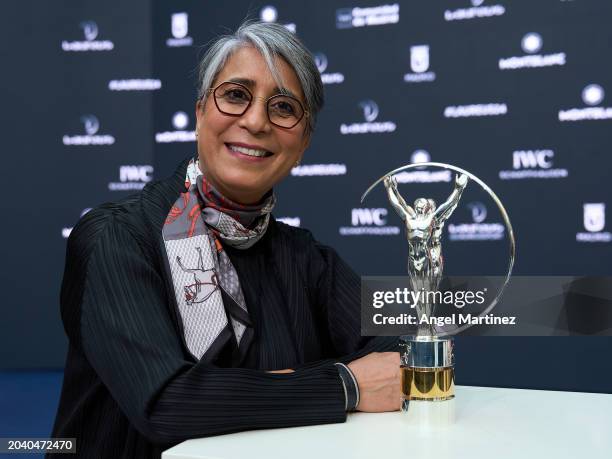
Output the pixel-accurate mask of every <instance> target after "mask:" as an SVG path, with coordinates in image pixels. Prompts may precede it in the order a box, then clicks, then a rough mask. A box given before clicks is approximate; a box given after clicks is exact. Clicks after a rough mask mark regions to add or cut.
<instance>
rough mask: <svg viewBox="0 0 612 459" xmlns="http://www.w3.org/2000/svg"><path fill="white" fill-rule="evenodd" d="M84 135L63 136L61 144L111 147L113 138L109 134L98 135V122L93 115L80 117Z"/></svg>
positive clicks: (113, 141)
mask: <svg viewBox="0 0 612 459" xmlns="http://www.w3.org/2000/svg"><path fill="white" fill-rule="evenodd" d="M81 122H82V123H83V129H84V130H85V135H82V134H81V135H64V136H63V137H62V142H63V144H64V145H112V144H114V143H115V138H114V137H113V136H112V135H109V134H98V133H97V132H98V130H99V129H100V121H98V118H97V117H96V116H95V115H83V116H81Z"/></svg>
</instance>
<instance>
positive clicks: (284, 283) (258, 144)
mask: <svg viewBox="0 0 612 459" xmlns="http://www.w3.org/2000/svg"><path fill="white" fill-rule="evenodd" d="M200 82H201V88H200V91H199V95H200V97H199V99H198V102H197V104H196V115H197V149H198V154H197V158H193V159H191V160H186V161H184V162H183V163H182V164H181V165H180V166H179V168H178V169H177V171H176V173H175V175H174V176H173V177H171V178H169V179H167V180H162V181H158V182H155V183H152V184H150V185H148V186H147V187H146V188H145V189H144V190H143V191H142V193H140V194H138V195H135V196H132V197H130V198H127V199H126V200H124V201H122V202H119V203H115V204H106V205H103V206H101V207H99V208H97V209H95V210H93V211H91V212H89V213H88V214H87V215H86V216H85V217H84V218H83V219H82V220H81V221H80V222H79V224H78V225H77V227H76V228H75V230H74V231H73V233H72V235H71V237H70V240H69V243H68V252H67V261H66V271H65V275H64V282H63V286H62V295H61V308H62V318H63V321H64V326H65V329H66V333H67V334H68V337H69V340H70V347H69V353H68V359H67V364H66V371H65V378H64V387H63V389H62V397H61V402H60V407H59V410H58V415H57V419H56V422H55V428H54V432H53V436H55V437H76V439H77V451H78V454H79V455H80V456H81V457H87V458H93V457H112V458H123V457H125V458H128V457H129V458H140V457H159V456H160V453H161V451H163V450H164V449H166V448H168V447H169V446H171V445H173V444H176V443H178V442H180V441H183V440H186V439H188V438H194V437H202V436H206V435H214V434H221V433H227V432H235V431H240V430H246V429H258V428H269V427H287V426H297V425H309V424H319V423H331V422H343V421H344V420H345V419H346V411H348V410H351V409H358V410H362V411H390V410H396V409H398V408H399V355H398V353H397V352H380V351H396V347H395V346H396V342H395V340H393V339H384V338H379V339H375V340H370V341H368V340H367V339H365V338H362V337H361V336H360V324H359V317H360V315H359V278H358V277H357V276H356V275H355V274H354V273H353V272H352V271H351V270H350V268H348V266H347V265H346V264H345V263H344V262H343V261H342V260H341V259H340V258H339V257H338V255H337V254H336V253H335V252H334V251H333V250H332V249H330V248H328V247H325V246H323V245H321V244H319V243H317V242H316V241H315V240H314V239H313V238H312V236H311V235H310V233H309V232H308V231H305V230H302V229H297V228H292V227H289V226H286V225H283V224H281V223H277V222H275V220H274V218H273V217H272V216H271V214H270V211H271V210H272V207H273V205H274V199H275V198H274V194H273V192H272V188H273V186H274V185H275V184H276V183H278V182H279V181H280V180H281V179H282V178H283V177H285V176H286V175H287V174H288V173H289V171H290V170H291V168H292V167H294V165H295V164H297V163H298V162H299V161H300V159H301V157H302V155H303V153H304V150H305V149H306V147H307V146H308V143H309V141H310V136H311V134H312V131H313V128H314V125H315V121H316V114H317V112H318V110H319V109H320V108H321V106H322V104H323V91H322V84H321V80H320V77H319V73H318V71H317V68H316V66H315V64H314V62H313V60H312V58H311V56H310V54H309V53H308V51H307V50H306V49H305V47H304V46H303V45H302V44H301V43H300V42H299V41H298V40H297V39H296V38H295V37H294V36H293V35H292V34H291V33H290V32H288V31H287V30H286V29H285V28H284V27H282V26H279V25H275V24H262V23H250V24H245V25H243V26H241V27H240V28H239V30H238V31H237V32H236V34H235V35H234V36H230V37H222V38H220V39H219V40H217V41H216V42H215V43H214V44H213V45H212V47H211V48H210V49H209V51H208V53H207V54H206V55H205V57H204V58H203V60H202V63H201V72H200Z"/></svg>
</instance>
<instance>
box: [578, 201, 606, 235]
mask: <svg viewBox="0 0 612 459" xmlns="http://www.w3.org/2000/svg"><path fill="white" fill-rule="evenodd" d="M582 211H583V217H582V218H583V225H584V229H585V230H586V231H587V232H580V233H576V241H578V242H611V241H612V233H610V232H609V231H603V230H604V228H605V227H606V204H605V203H603V202H591V203H585V204H583V206H582Z"/></svg>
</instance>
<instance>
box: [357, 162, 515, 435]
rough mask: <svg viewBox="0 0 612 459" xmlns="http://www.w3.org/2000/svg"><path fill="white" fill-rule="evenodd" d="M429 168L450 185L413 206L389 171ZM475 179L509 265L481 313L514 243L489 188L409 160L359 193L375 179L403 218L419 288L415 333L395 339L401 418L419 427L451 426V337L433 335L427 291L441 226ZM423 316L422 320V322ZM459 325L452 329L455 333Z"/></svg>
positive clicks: (438, 263)
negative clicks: (501, 229)
mask: <svg viewBox="0 0 612 459" xmlns="http://www.w3.org/2000/svg"><path fill="white" fill-rule="evenodd" d="M424 166H434V167H441V168H444V169H447V170H452V171H454V172H456V175H455V180H454V189H453V191H452V192H451V193H450V195H449V196H448V198H447V199H446V201H444V202H443V203H442V204H440V205H439V206H437V205H436V203H435V201H434V200H433V199H428V198H418V199H416V200H415V201H414V204H413V206H410V205H408V204H407V203H406V201H405V200H404V198H403V197H402V195H401V194H400V193H399V191H398V188H397V181H396V179H395V177H394V174H396V173H398V172H401V171H403V170H405V169H412V168H416V167H424ZM470 179H472V180H474V181H475V182H476V183H478V184H479V185H480V186H481V187H482V188H483V189H484V190H485V191H487V192H488V193H489V195H490V196H491V197H492V198H493V200H494V201H495V203H496V204H497V206H498V208H499V210H500V212H501V214H502V217H503V218H504V221H505V223H506V228H507V230H508V237H509V242H510V263H509V265H508V273H507V275H506V279H505V282H504V284H503V286H502V288H501V289H500V291H499V292H498V295H497V296H496V297H495V299H494V300H493V301H492V302H491V303H490V304H489V305H488V307H487V308H486V309H485V310H484V312H483V313H482V314H486V313H488V312H489V311H490V310H491V309H492V308H493V307H494V306H495V304H497V302H498V301H499V298H500V297H501V294H502V292H503V290H504V288H505V287H506V285H507V284H508V282H509V280H510V274H511V271H512V267H513V264H514V251H515V242H514V235H513V231H512V226H511V224H510V220H509V218H508V215H507V213H506V210H505V209H504V207H503V205H502V204H501V202H500V201H499V198H498V197H497V196H496V195H495V193H493V191H492V190H491V189H490V188H489V187H488V186H487V185H486V184H485V183H484V182H482V181H481V180H480V179H479V178H478V177H476V176H474V175H473V174H471V173H469V172H467V171H465V170H463V169H460V168H458V167H456V166H452V165H450V164H443V163H424V164H411V165H407V166H403V167H401V168H399V169H396V170H394V171H391V172H389V173H387V174H385V175H384V176H383V177H381V178H380V179H379V180H377V181H376V182H375V183H374V184H372V185H371V186H370V188H368V190H367V191H366V192H365V193H364V194H363V196H362V198H361V201H362V202H363V200H364V199H365V197H366V196H367V195H368V193H369V192H370V191H371V190H372V189H373V188H374V187H375V186H376V185H377V184H378V183H380V182H381V181H382V182H383V183H384V185H385V188H386V191H387V195H388V198H389V201H390V203H391V205H392V207H393V208H394V209H395V211H396V212H397V214H398V215H399V216H400V217H401V219H402V220H403V221H404V224H405V229H406V238H407V240H408V275H409V282H410V287H411V289H412V290H413V291H414V292H423V294H422V295H421V296H420V297H419V300H418V301H417V303H416V304H415V309H416V313H417V318H416V319H417V324H418V326H417V331H416V333H415V334H414V335H411V336H403V337H401V346H402V347H403V349H402V351H401V376H402V379H401V397H402V399H401V401H402V411H403V412H404V413H405V414H406V416H405V419H406V420H408V421H412V422H414V423H416V424H418V425H420V426H422V427H423V426H425V427H439V426H444V425H448V424H451V423H452V422H453V421H454V417H455V408H454V397H455V374H454V355H453V339H452V338H451V337H449V336H447V335H446V334H440V335H444V336H440V335H439V334H437V333H436V330H435V328H434V326H433V325H432V323H431V322H430V321H429V318H430V317H432V316H434V315H435V306H436V305H435V304H434V302H433V301H431V298H435V295H428V294H427V293H428V292H437V291H438V288H439V285H440V281H441V280H442V274H443V270H444V258H443V256H442V244H441V238H442V229H443V227H444V224H445V222H446V221H447V220H448V218H449V217H450V216H451V214H452V213H453V211H454V210H455V209H456V208H457V205H458V204H459V200H460V199H461V195H462V193H463V191H464V190H465V188H466V186H467V184H468V181H469V180H470ZM423 319H424V320H423ZM461 330H462V328H459V329H457V330H456V332H458V331H461Z"/></svg>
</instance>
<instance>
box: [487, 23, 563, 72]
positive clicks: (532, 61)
mask: <svg viewBox="0 0 612 459" xmlns="http://www.w3.org/2000/svg"><path fill="white" fill-rule="evenodd" d="M542 43H543V41H542V36H541V35H540V34H539V33H536V32H530V33H528V34H526V35H525V36H524V37H523V39H522V40H521V47H522V48H523V51H525V52H526V53H527V54H528V55H527V56H513V57H506V58H503V59H500V60H499V69H500V70H514V69H524V68H538V67H551V66H555V65H565V61H566V59H565V53H554V54H535V53H537V52H538V51H540V49H542Z"/></svg>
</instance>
